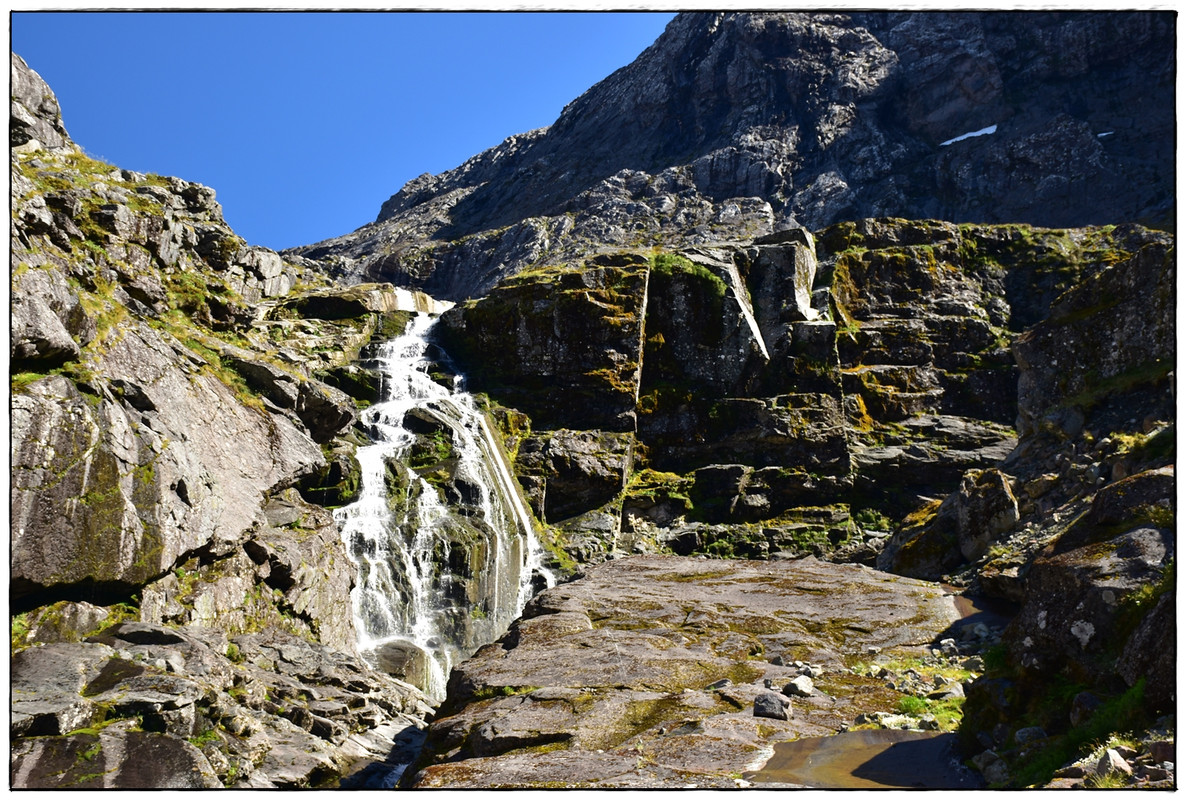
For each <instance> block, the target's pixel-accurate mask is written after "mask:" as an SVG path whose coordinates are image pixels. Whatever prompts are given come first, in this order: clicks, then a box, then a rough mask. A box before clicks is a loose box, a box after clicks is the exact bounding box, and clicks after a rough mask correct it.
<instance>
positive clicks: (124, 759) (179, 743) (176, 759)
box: [12, 728, 222, 789]
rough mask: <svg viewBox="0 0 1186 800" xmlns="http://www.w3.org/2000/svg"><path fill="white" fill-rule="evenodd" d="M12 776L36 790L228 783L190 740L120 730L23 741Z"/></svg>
mask: <svg viewBox="0 0 1186 800" xmlns="http://www.w3.org/2000/svg"><path fill="white" fill-rule="evenodd" d="M12 779H13V782H14V784H15V785H17V786H21V787H25V788H30V789H65V788H71V789H99V788H103V789H143V788H146V787H153V788H159V789H215V788H221V787H222V782H221V781H219V780H218V778H217V776H215V774H214V770H213V769H211V767H210V764H209V762H208V761H207V760H206V757H205V756H203V755H202V753H201V751H200V750H198V748H196V747H194V746H193V745H192V744H190V743H189V742H187V741H185V740H184V739H180V738H177V737H174V736H169V735H167V734H160V733H149V732H145V731H134V730H129V731H124V730H118V729H114V728H107V729H105V730H104V731H103V732H102V733H100V734H99V735H97V736H96V735H94V734H78V735H75V736H68V737H64V738H51V739H28V740H25V741H22V742H20V743H19V744H17V745H16V746H15V747H14V749H13V754H12Z"/></svg>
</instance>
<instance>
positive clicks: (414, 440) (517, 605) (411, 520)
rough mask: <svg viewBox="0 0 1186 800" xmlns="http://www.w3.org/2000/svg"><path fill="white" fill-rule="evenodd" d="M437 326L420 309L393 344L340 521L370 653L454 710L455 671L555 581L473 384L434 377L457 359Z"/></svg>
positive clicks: (380, 362)
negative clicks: (448, 698) (439, 347)
mask: <svg viewBox="0 0 1186 800" xmlns="http://www.w3.org/2000/svg"><path fill="white" fill-rule="evenodd" d="M435 321H436V319H435V318H434V317H430V316H428V315H427V314H418V315H417V316H416V317H414V318H413V319H412V320H411V321H410V322H409V324H408V328H407V330H406V331H405V333H404V334H403V335H402V336H399V337H397V338H395V339H394V340H392V341H391V342H388V343H386V344H384V345H382V346H381V347H380V348H379V351H378V353H377V354H376V356H375V359H374V360H375V362H376V365H377V367H378V369H379V371H380V374H381V380H382V382H381V390H380V399H379V402H377V403H375V404H374V405H372V406H370V407H369V408H367V409H366V410H365V411H364V412H363V413H362V415H361V417H362V423H363V426H364V428H365V429H366V430H367V432H368V434H369V435H370V438H371V444H369V445H367V446H364V447H360V448H358V451H357V458H358V462H359V466H360V468H361V480H360V484H361V489H360V494H359V497H358V499H357V500H356V501H355V502H354V503H352V504H351V505H348V506H344V507H342V508H340V509H338V510H337V511H336V512H335V518H336V519H337V521H338V523H339V525H340V527H341V533H342V539H343V541H344V542H345V544H346V550H347V553H348V554H349V556H350V559H351V560H352V561H353V562H354V563H355V565H356V567H357V578H356V585H355V588H354V589H353V591H352V592H351V600H352V603H353V608H354V621H355V627H356V629H357V631H358V636H359V642H358V644H359V650H360V651H361V652H362V654H363V656H364V657H366V658H367V659H368V660H369V661H370V662H371V663H372V664H373V665H374V666H375V667H376V668H377V669H380V670H381V671H384V672H388V673H390V674H393V675H395V676H396V677H400V678H402V679H403V680H405V681H407V682H408V683H412V684H414V685H416V686H418V687H419V688H420V689H422V690H423V691H424V692H425V694H427V695H428V696H429V698H430V699H431V700H432V701H433V702H440V701H441V700H442V699H443V698H444V695H445V684H446V681H447V680H448V675H449V670H450V668H451V667H452V665H453V664H455V663H457V662H458V661H460V660H462V659H465V658H467V657H469V656H470V655H471V654H472V653H473V652H474V651H475V650H476V649H477V648H478V647H481V646H482V645H484V644H488V643H490V642H493V641H495V640H496V639H497V638H498V637H499V636H501V635H502V634H503V633H504V632H505V631H506V629H507V627H508V626H509V625H510V623H511V622H512V621H513V620H514V619H515V618H517V617H518V616H519V614H520V613H521V612H522V610H523V607H524V605H526V603H527V601H528V600H530V599H531V597H532V595H533V594H534V593H535V591H537V590H538V589H539V588H542V587H543V586H550V585H552V584H554V583H555V579H554V578H553V577H552V575H551V574H550V573H549V572H548V571H547V570H545V569H544V567H543V549H542V547H541V546H540V543H539V540H538V538H537V537H536V534H535V529H534V525H533V522H532V518H531V515H530V513H529V512H528V511H527V509H526V506H525V505H524V503H523V500H522V498H521V497H520V495H519V491H518V487H517V484H516V483H515V480H514V478H513V477H512V476H511V473H510V470H509V469H508V466H507V463H506V458H505V456H504V455H503V451H502V447H501V445H500V444H499V442H498V440H497V439H496V438H495V436H494V434H493V432H492V431H491V429H490V426H489V424H488V423H487V420H486V416H485V414H484V413H483V412H482V411H481V410H480V409H479V408H478V406H477V404H476V402H475V400H474V398H473V397H472V396H471V395H469V394H467V393H466V392H465V391H464V388H463V386H462V381H461V379H460V378H455V379H453V382H454V384H455V385H454V386H452V387H447V386H444V385H442V384H441V383H438V382H437V381H434V380H433V378H432V377H430V375H429V370H430V369H431V368H432V367H433V366H434V364H438V363H440V362H441V361H442V360H443V359H444V355H443V353H439V352H437V353H434V355H435V356H437V357H436V358H433V357H430V353H432V352H433V345H432V344H431V343H430V339H429V334H430V331H431V328H432V325H433V324H435ZM415 448H420V449H419V450H418V451H417V452H418V453H419V456H420V457H419V458H418V459H417V460H412V459H411V458H410V454H412V452H413V450H414V449H415ZM425 449H427V451H428V452H427V454H425V452H424V451H425ZM414 466H415V467H419V469H417V468H414Z"/></svg>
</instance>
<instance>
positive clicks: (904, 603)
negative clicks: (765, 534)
mask: <svg viewBox="0 0 1186 800" xmlns="http://www.w3.org/2000/svg"><path fill="white" fill-rule="evenodd" d="M956 616H957V615H956V614H955V611H954V606H953V605H952V604H951V599H950V598H949V597H946V596H944V595H943V594H942V593H941V592H940V591H937V587H936V586H935V585H933V584H927V583H924V582H921V581H912V580H908V579H901V578H897V577H894V576H890V575H885V574H883V573H878V572H875V571H873V570H870V569H868V568H865V567H858V566H852V565H849V566H839V567H838V566H836V565H831V564H825V563H823V562H819V561H816V560H814V559H812V558H806V559H802V560H799V561H794V562H784V563H775V562H751V561H709V560H695V559H683V558H672V557H655V556H648V557H634V558H629V559H622V560H618V561H612V562H608V563H605V564H601V565H598V566H597V567H595V568H592V569H590V570H589V571H588V572H587V573H586V574H585V576H584V577H583V578H581V579H580V580H577V581H574V582H572V583H568V584H565V585H563V586H559V587H556V588H554V589H549V590H547V591H546V592H544V593H542V594H540V595H538V596H537V597H536V598H535V600H533V601H532V603H531V604H530V605H529V606H528V608H527V610H526V611H525V612H524V616H523V618H522V619H521V620H519V622H517V623H516V624H515V625H514V626H513V627H512V629H511V631H510V632H508V634H507V635H506V636H505V637H504V638H503V639H502V640H501V641H499V642H498V643H495V644H491V645H488V646H486V647H484V648H482V649H481V650H480V651H479V652H478V653H477V654H476V655H475V656H474V657H473V658H472V659H470V660H469V661H466V662H465V663H464V664H462V665H460V666H459V667H458V668H456V669H455V670H454V671H453V674H452V676H451V678H450V686H449V689H450V691H449V699H448V700H447V701H446V703H445V704H444V705H443V706H442V707H441V709H440V710H439V711H438V713H437V717H436V719H435V721H434V722H433V724H432V726H431V727H430V729H429V734H428V741H427V743H426V746H425V751H424V755H423V756H422V757H421V762H420V765H419V766H420V767H421V768H420V770H419V771H418V772H417V773H416V775H415V776H414V777H411V780H410V785H412V786H416V787H450V788H461V787H464V788H478V787H484V788H492V787H497V786H522V787H535V788H559V787H591V786H598V787H603V788H604V787H610V786H613V787H687V786H688V785H689V784H693V783H694V784H695V785H697V786H702V787H714V786H716V787H722V786H730V787H732V786H734V785H735V784H734V782H733V778H732V777H731V775H735V774H736V773H739V772H742V771H743V770H745V769H750V768H752V767H751V766H750V765H752V764H754V763H755V762H757V763H759V764H760V763H761V762H763V761H765V759H766V758H767V757H768V755H769V751H768V750H767V748H769V746H770V743H771V742H773V741H780V740H785V739H790V738H794V737H796V736H810V735H820V734H825V733H829V732H832V731H834V730H835V729H836V727H837V726H838V725H839V723H840V721H841V720H843V719H845V717H846V716H853V715H855V714H854V713H853V707H852V703H853V701H854V699H855V697H856V696H857V695H861V696H862V697H865V696H866V695H876V694H877V693H878V692H879V691H880V692H887V691H888V690H887V689H885V687H884V686H883V685H881V682H879V681H877V680H875V679H872V678H868V677H863V678H858V676H855V675H853V674H852V672H850V671H849V670H847V669H845V668H844V665H845V664H846V663H847V661H848V660H849V659H851V658H853V657H855V656H857V655H862V654H867V653H868V652H869V651H870V650H869V649H870V648H875V649H878V648H880V649H883V650H885V651H886V652H887V653H888V652H894V653H898V654H902V655H904V654H907V653H911V652H916V651H918V646H919V645H926V644H929V643H930V642H932V641H933V640H937V639H938V638H941V636H940V634H942V632H943V631H945V630H947V629H948V628H949V627H950V626H951V625H952V623H953V622H954V621H955V619H956ZM799 659H802V660H810V661H811V662H812V663H818V664H821V665H824V666H820V667H818V668H816V669H813V672H815V674H816V675H817V678H816V679H815V681H814V683H815V687H818V688H817V689H815V690H814V691H812V690H809V691H808V696H806V697H803V696H799V697H796V698H795V701H794V712H793V714H788V713H785V709H786V707H787V706H789V705H790V703H791V700H790V698H789V697H787V696H786V695H780V694H777V690H775V692H773V693H772V692H770V691H769V690H768V689H767V688H766V687H767V686H771V685H773V686H776V687H781V686H783V685H784V684H788V682H790V683H793V684H794V685H795V686H796V687H804V686H810V685H811V683H812V679H810V678H804V677H801V676H797V675H796V669H795V667H793V666H792V662H796V663H797V660H799ZM804 681H806V682H804ZM820 689H823V690H824V691H820ZM765 695H773V697H774V698H775V699H777V700H778V706H779V709H780V710H784V713H783V714H781V716H779V715H772V714H757V709H758V708H765V707H766V704H768V703H769V701H767V700H763V699H762V698H763V696H765ZM874 702H876V701H874ZM863 707H868V706H863Z"/></svg>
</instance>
